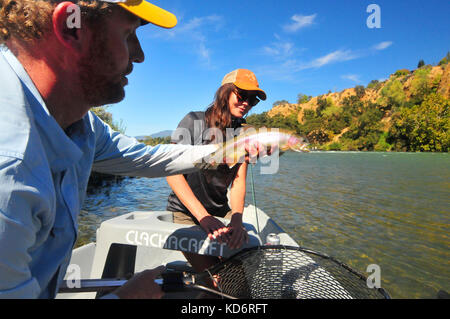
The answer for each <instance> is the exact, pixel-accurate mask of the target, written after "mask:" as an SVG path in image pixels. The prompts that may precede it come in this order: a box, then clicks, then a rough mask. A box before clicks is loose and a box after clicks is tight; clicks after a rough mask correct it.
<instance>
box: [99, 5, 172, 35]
mask: <svg viewBox="0 0 450 319" xmlns="http://www.w3.org/2000/svg"><path fill="white" fill-rule="evenodd" d="M100 1H103V2H109V3H117V4H118V5H119V6H121V7H123V8H124V9H126V10H128V11H130V12H131V13H133V14H134V15H136V16H138V17H139V18H141V19H143V20H145V21H147V22H150V23H153V24H155V25H157V26H160V27H163V28H167V29H170V28H173V27H174V26H176V25H177V23H178V21H177V17H176V16H175V15H174V14H172V13H170V12H168V11H166V10H164V9H161V8H160V7H157V6H155V5H154V4H151V3H150V2H148V1H145V0H100Z"/></svg>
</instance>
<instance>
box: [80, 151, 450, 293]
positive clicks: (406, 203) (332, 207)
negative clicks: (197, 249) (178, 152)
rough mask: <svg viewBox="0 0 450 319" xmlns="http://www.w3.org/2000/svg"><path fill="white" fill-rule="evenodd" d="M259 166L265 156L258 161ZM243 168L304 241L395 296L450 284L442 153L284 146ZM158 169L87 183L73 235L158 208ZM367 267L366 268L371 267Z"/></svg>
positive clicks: (268, 208)
mask: <svg viewBox="0 0 450 319" xmlns="http://www.w3.org/2000/svg"><path fill="white" fill-rule="evenodd" d="M263 167H264V165H263ZM261 168H262V167H261V164H257V165H256V166H254V167H253V168H252V170H249V175H248V178H247V197H246V203H247V204H252V203H253V194H252V192H251V190H252V187H251V178H250V174H252V175H253V178H254V188H255V201H256V204H257V206H258V207H259V208H261V209H262V210H263V211H265V212H266V213H267V214H268V215H270V216H271V217H272V218H273V219H274V220H275V221H276V222H277V223H278V224H279V225H280V226H281V227H282V228H283V229H284V230H285V231H286V232H287V233H289V234H290V235H291V237H292V238H294V239H295V240H296V241H297V242H298V244H299V245H300V246H302V247H306V248H310V249H314V250H316V251H319V252H322V253H325V254H327V255H330V256H333V257H335V258H336V259H338V260H339V261H341V262H344V263H346V264H348V265H349V266H350V267H352V268H354V269H356V270H358V271H359V272H361V273H363V274H365V275H366V276H369V275H370V274H371V273H372V272H366V270H367V267H368V266H369V265H371V264H376V265H378V266H379V269H380V270H381V286H382V287H383V288H385V289H386V290H387V291H388V292H389V294H390V295H391V297H393V298H435V297H436V295H437V292H438V291H439V290H445V291H447V292H450V240H449V234H450V232H449V228H450V157H449V154H434V153H374V152H370V153H369V152H367V153H366V152H312V153H308V154H303V153H302V154H298V153H290V152H288V153H286V154H284V155H283V156H281V158H280V162H279V169H278V172H277V173H276V174H261ZM169 193H170V188H169V186H168V185H167V183H166V181H165V179H146V178H126V179H125V180H123V181H121V182H119V183H113V184H111V185H107V186H105V187H102V188H100V189H97V190H95V191H91V192H89V193H88V196H87V199H86V202H85V206H84V208H83V210H82V212H81V214H80V219H79V231H80V235H79V239H78V242H77V245H80V244H83V243H86V242H89V241H93V240H95V229H96V228H97V227H98V226H99V224H100V223H101V222H102V221H104V220H106V219H109V218H112V217H115V216H118V215H120V214H124V213H128V212H130V211H134V210H164V209H165V206H166V200H167V196H168V194H169ZM372 271H373V270H372Z"/></svg>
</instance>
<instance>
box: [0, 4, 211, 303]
mask: <svg viewBox="0 0 450 319" xmlns="http://www.w3.org/2000/svg"><path fill="white" fill-rule="evenodd" d="M125 1H126V0H123V1H121V0H98V1H95V0H89V1H86V0H85V1H81V0H79V1H72V2H68V1H61V0H53V1H46V0H14V1H12V0H0V44H2V49H1V52H0V87H1V90H0V185H1V187H0V298H53V297H55V295H56V293H57V290H58V286H59V284H60V283H61V281H62V279H63V277H64V275H65V273H66V269H67V266H68V262H69V260H70V257H71V251H72V248H73V245H74V243H75V241H76V233H77V216H78V213H79V211H80V208H81V205H82V203H83V200H84V196H85V191H86V187H87V182H88V178H89V175H90V172H91V169H93V170H95V171H98V172H104V173H112V174H120V175H132V176H144V177H160V176H167V175H172V174H180V173H186V172H190V171H192V170H194V167H193V161H194V160H195V159H199V158H200V157H202V156H205V155H208V154H209V153H211V152H213V151H214V150H215V149H216V147H215V146H214V145H209V146H200V147H195V148H194V147H190V146H181V145H159V146H157V147H153V148H152V147H148V146H145V145H142V144H139V143H138V142H137V141H136V140H135V139H133V138H128V137H126V136H123V135H121V134H119V133H117V132H114V131H112V130H111V129H110V128H109V127H108V126H107V125H106V124H104V123H103V122H102V121H101V120H100V119H99V118H97V117H96V116H95V115H94V114H92V113H91V112H88V111H89V109H90V108H91V107H94V106H100V105H104V104H108V103H115V102H119V101H121V100H122V99H123V98H124V96H125V91H124V86H125V85H127V83H128V80H127V78H126V76H127V75H128V74H130V73H131V71H132V69H133V63H141V62H143V61H144V53H143V51H142V49H141V46H140V43H139V40H138V38H137V36H136V29H137V28H138V27H140V26H141V25H142V24H145V23H147V22H150V23H154V24H156V25H159V26H162V27H166V28H171V27H173V26H174V25H175V24H176V23H177V21H176V18H175V16H173V15H172V14H170V13H168V12H167V11H164V10H162V9H160V8H158V7H155V6H153V5H151V4H150V3H148V2H146V1H141V0H129V1H126V2H125ZM118 2H120V3H118ZM74 3H75V4H76V5H77V6H74ZM77 10H79V13H80V17H81V21H79V22H80V25H79V26H77V23H76V22H77V21H76V18H77V17H76V13H77ZM74 19H75V20H74ZM195 156H196V157H195ZM161 271H162V269H161V268H157V269H154V270H148V271H144V272H142V273H140V274H137V275H136V276H135V277H133V278H132V279H131V280H129V281H128V282H127V283H126V284H125V285H124V286H123V287H121V288H119V289H118V290H116V291H115V292H114V295H112V296H117V297H119V298H141V297H142V298H159V297H161V295H162V292H161V290H160V288H159V286H157V285H156V284H155V283H154V278H155V277H156V276H157V275H158V274H159V273H160V272H161Z"/></svg>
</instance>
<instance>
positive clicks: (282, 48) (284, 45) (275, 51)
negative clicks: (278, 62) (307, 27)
mask: <svg viewBox="0 0 450 319" xmlns="http://www.w3.org/2000/svg"><path fill="white" fill-rule="evenodd" d="M294 49H295V48H294V44H293V43H292V42H288V41H285V42H283V41H278V42H274V43H272V45H271V46H265V47H263V53H265V54H266V55H270V56H276V57H289V56H291V55H292V54H293V52H294Z"/></svg>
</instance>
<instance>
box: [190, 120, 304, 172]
mask: <svg viewBox="0 0 450 319" xmlns="http://www.w3.org/2000/svg"><path fill="white" fill-rule="evenodd" d="M257 142H258V143H260V144H261V145H262V146H263V147H265V149H266V150H267V151H269V150H271V149H272V147H275V149H278V150H279V154H282V153H284V152H285V151H288V150H291V151H294V152H309V150H308V143H307V142H306V140H305V139H304V138H302V137H300V136H297V135H295V134H292V133H290V132H289V131H286V130H283V129H278V128H266V127H262V128H259V129H256V128H254V127H247V126H246V127H245V128H244V130H243V132H241V134H239V135H237V136H235V137H234V138H232V139H229V140H227V141H226V142H224V143H223V144H222V145H221V146H220V147H219V148H218V149H217V151H215V152H214V153H212V154H210V155H208V156H206V157H205V158H203V160H202V162H201V163H199V164H197V165H196V166H197V167H198V168H201V169H214V168H217V166H219V164H223V163H225V164H227V165H228V166H229V167H230V168H231V167H233V166H234V165H236V164H237V163H243V162H244V161H245V157H246V155H248V152H247V151H246V150H245V149H246V147H247V149H248V147H249V146H254V145H255V144H256V143H257Z"/></svg>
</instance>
